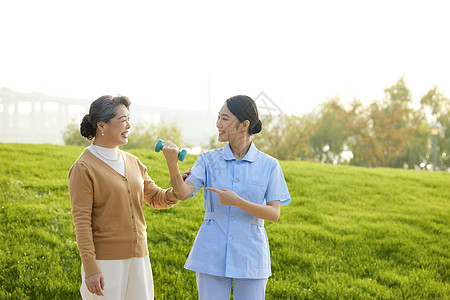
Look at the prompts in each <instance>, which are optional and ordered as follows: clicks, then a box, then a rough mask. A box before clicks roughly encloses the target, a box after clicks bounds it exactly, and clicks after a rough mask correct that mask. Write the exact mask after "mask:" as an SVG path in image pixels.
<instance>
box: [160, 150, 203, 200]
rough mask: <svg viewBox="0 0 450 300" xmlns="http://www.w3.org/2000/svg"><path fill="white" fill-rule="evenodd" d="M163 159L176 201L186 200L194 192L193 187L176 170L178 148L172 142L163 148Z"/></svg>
mask: <svg viewBox="0 0 450 300" xmlns="http://www.w3.org/2000/svg"><path fill="white" fill-rule="evenodd" d="M163 153H164V157H165V158H166V161H167V167H168V169H169V174H170V184H171V185H172V188H173V190H174V192H175V194H176V195H177V197H178V199H180V200H186V199H187V198H189V196H190V195H192V194H193V193H194V191H195V187H194V185H193V184H192V183H190V182H189V181H187V182H186V181H184V180H183V177H182V175H181V174H180V170H179V169H178V147H177V145H175V144H174V143H172V142H166V143H165V144H164V147H163Z"/></svg>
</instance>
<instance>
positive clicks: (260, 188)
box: [247, 181, 266, 204]
mask: <svg viewBox="0 0 450 300" xmlns="http://www.w3.org/2000/svg"><path fill="white" fill-rule="evenodd" d="M247 192H248V196H249V200H250V201H251V202H253V203H258V204H263V203H264V196H265V194H266V186H265V185H263V184H262V183H260V182H258V181H249V182H248V185H247Z"/></svg>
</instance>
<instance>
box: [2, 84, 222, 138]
mask: <svg viewBox="0 0 450 300" xmlns="http://www.w3.org/2000/svg"><path fill="white" fill-rule="evenodd" d="M92 101H93V100H86V99H76V98H70V97H69V98H68V97H55V96H48V95H45V94H42V93H22V92H16V91H13V90H10V89H7V88H1V89H0V125H1V130H0V142H2V143H51V144H60V145H62V144H64V141H63V132H64V130H65V129H66V127H67V125H68V124H69V123H70V122H73V121H74V120H75V121H76V122H79V121H80V120H81V119H82V118H83V116H84V115H85V114H86V113H87V112H88V111H89V105H90V104H91V102H92ZM131 114H132V117H133V123H134V124H139V123H144V124H158V123H159V122H160V121H162V120H164V123H165V124H170V123H175V124H177V126H178V127H179V128H180V129H181V132H182V133H183V138H184V140H185V141H186V142H188V143H190V144H192V145H195V146H201V145H204V144H206V143H208V141H209V137H211V135H213V134H214V132H215V127H214V120H215V114H214V113H211V112H210V111H208V110H189V109H179V108H163V107H155V106H146V105H138V104H133V105H132V107H131ZM188 120H194V121H188Z"/></svg>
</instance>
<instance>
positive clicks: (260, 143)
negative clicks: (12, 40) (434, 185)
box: [63, 77, 450, 170]
mask: <svg viewBox="0 0 450 300" xmlns="http://www.w3.org/2000/svg"><path fill="white" fill-rule="evenodd" d="M431 124H439V126H440V130H439V135H438V138H437V154H438V155H437V167H438V168H439V169H440V170H448V169H449V168H450V99H449V98H446V97H445V95H444V92H443V91H442V90H440V89H439V88H438V87H433V88H432V89H430V90H429V91H428V93H427V94H426V95H424V96H423V97H422V98H421V100H420V106H419V107H414V101H413V99H412V96H411V91H410V90H409V88H408V87H407V85H406V83H405V81H404V78H403V77H402V78H400V79H399V80H398V81H397V82H396V83H395V84H394V85H392V86H391V87H388V88H386V89H385V90H384V97H383V98H382V99H379V100H374V101H372V102H371V103H370V104H369V105H367V106H364V105H363V103H362V102H361V101H360V100H358V99H353V101H351V102H349V103H343V102H342V101H341V100H340V99H339V97H334V98H332V99H330V100H328V101H326V102H325V103H322V104H320V105H319V106H318V107H317V108H316V109H315V110H314V111H312V112H310V113H307V114H304V115H301V116H296V115H287V114H284V115H281V116H280V115H279V116H270V115H268V116H265V117H264V118H263V130H262V131H261V133H260V134H258V135H255V136H254V141H255V143H256V145H257V147H258V148H259V149H260V150H262V151H264V152H266V153H268V154H270V155H272V156H274V157H276V158H278V159H280V160H302V161H313V162H321V163H331V164H350V165H356V166H365V167H390V168H409V169H426V168H430V166H431V165H432V163H433V149H432V136H431V131H430V128H429V127H430V125H431ZM132 134H133V138H131V139H130V140H129V142H128V144H127V145H125V146H123V147H122V148H123V149H133V148H134V149H136V148H141V149H153V148H154V141H156V140H158V139H159V138H162V139H164V140H173V141H176V142H177V144H179V145H183V146H184V147H186V148H188V147H189V145H188V144H186V142H185V141H183V137H182V131H181V129H180V128H178V127H177V125H175V124H164V123H162V124H158V125H155V124H152V125H144V124H137V125H134V126H133V132H132ZM63 138H64V141H65V144H66V145H84V146H87V145H89V143H90V142H88V141H86V140H85V139H84V138H82V137H81V136H80V133H79V125H78V124H77V123H75V122H72V123H70V124H69V125H68V126H67V128H66V130H65V132H64V134H63ZM221 145H223V144H221V143H218V142H217V136H216V135H214V136H212V137H211V138H210V141H209V143H208V145H205V146H203V149H204V150H206V149H211V148H216V147H220V146H221Z"/></svg>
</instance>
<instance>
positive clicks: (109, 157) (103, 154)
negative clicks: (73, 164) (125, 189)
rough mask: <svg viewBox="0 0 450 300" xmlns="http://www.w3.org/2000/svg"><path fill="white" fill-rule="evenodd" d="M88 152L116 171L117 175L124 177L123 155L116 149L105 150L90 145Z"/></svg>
mask: <svg viewBox="0 0 450 300" xmlns="http://www.w3.org/2000/svg"><path fill="white" fill-rule="evenodd" d="M88 150H89V151H90V152H91V153H92V154H94V155H95V156H96V157H98V158H100V159H101V160H102V161H103V162H105V163H106V164H107V165H109V166H110V167H111V168H113V169H114V170H116V171H117V173H119V174H120V175H122V176H125V163H124V161H123V155H122V153H121V152H120V149H119V148H118V147H115V148H105V147H100V146H96V145H94V144H91V145H90V146H89V147H88Z"/></svg>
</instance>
